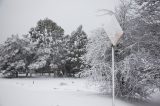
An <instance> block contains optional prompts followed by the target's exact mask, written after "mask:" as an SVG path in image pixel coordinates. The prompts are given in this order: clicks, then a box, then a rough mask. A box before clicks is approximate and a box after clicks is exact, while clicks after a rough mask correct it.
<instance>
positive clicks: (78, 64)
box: [65, 25, 88, 76]
mask: <svg viewBox="0 0 160 106" xmlns="http://www.w3.org/2000/svg"><path fill="white" fill-rule="evenodd" d="M87 41H88V40H87V35H86V33H85V32H84V31H83V30H82V25H80V26H79V27H78V28H77V30H76V31H74V32H72V34H71V36H70V40H69V43H68V48H69V51H68V58H67V61H66V65H65V67H66V70H67V72H68V73H69V76H71V74H73V75H74V74H75V73H77V72H80V71H82V70H83V68H84V67H85V64H84V62H83V59H82V57H83V55H84V54H85V53H86V45H87Z"/></svg>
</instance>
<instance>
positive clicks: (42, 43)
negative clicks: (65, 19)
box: [29, 18, 64, 73]
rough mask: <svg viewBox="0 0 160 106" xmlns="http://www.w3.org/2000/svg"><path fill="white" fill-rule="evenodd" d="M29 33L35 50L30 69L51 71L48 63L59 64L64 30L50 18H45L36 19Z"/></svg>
mask: <svg viewBox="0 0 160 106" xmlns="http://www.w3.org/2000/svg"><path fill="white" fill-rule="evenodd" d="M29 33H30V40H31V42H32V44H33V45H34V49H35V51H36V57H35V58H36V60H35V61H34V62H33V63H32V64H31V66H30V69H32V70H36V71H37V72H41V73H43V72H47V71H51V69H50V68H51V67H50V64H51V63H52V64H56V65H59V62H60V59H59V57H60V56H61V54H60V47H61V45H62V40H63V35H64V30H63V29H62V28H61V27H60V26H58V25H57V24H56V23H55V22H53V21H52V20H50V19H48V18H46V19H44V20H40V21H38V23H37V26H36V27H35V28H31V30H30V31H29ZM42 64H43V65H42ZM34 66H35V67H34Z"/></svg>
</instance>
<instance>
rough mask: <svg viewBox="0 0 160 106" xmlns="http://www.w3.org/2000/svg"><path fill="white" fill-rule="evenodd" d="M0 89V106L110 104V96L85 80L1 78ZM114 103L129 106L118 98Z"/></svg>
mask: <svg viewBox="0 0 160 106" xmlns="http://www.w3.org/2000/svg"><path fill="white" fill-rule="evenodd" d="M0 88H1V90H0V94H1V96H0V106H112V99H111V98H110V97H108V96H106V95H103V94H100V93H99V92H98V91H97V90H95V88H94V87H93V86H92V85H91V84H88V82H87V81H86V79H69V78H57V79H55V78H30V79H25V78H24V79H0ZM2 95H3V96H2ZM22 98H23V99H22ZM115 104H117V106H132V105H131V104H127V103H125V102H123V101H120V100H116V102H115Z"/></svg>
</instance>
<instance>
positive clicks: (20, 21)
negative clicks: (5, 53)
mask: <svg viewBox="0 0 160 106" xmlns="http://www.w3.org/2000/svg"><path fill="white" fill-rule="evenodd" d="M117 2H118V0H0V43H2V42H3V41H4V40H6V38H7V37H8V36H11V35H12V34H19V35H21V34H26V33H28V31H29V29H30V28H31V27H34V26H35V25H36V23H37V21H38V20H40V19H44V18H46V17H47V18H49V19H52V20H53V21H54V22H56V23H57V24H58V25H59V26H61V27H62V28H63V29H64V30H65V34H70V33H71V32H72V31H73V30H75V29H76V28H77V27H78V26H79V25H81V24H82V25H83V28H84V30H85V31H86V32H87V33H89V32H90V31H92V30H94V29H96V28H97V27H100V26H101V25H102V24H103V22H104V20H106V17H105V16H97V14H99V13H98V12H97V11H98V10H99V9H110V10H113V9H114V7H115V4H116V3H117Z"/></svg>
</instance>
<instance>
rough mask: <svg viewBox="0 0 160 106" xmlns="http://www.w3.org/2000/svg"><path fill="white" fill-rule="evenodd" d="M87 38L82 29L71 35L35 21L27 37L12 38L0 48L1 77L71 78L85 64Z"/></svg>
mask: <svg viewBox="0 0 160 106" xmlns="http://www.w3.org/2000/svg"><path fill="white" fill-rule="evenodd" d="M87 41H88V40H87V34H86V33H85V32H84V31H83V29H82V25H80V26H79V27H78V28H77V30H75V31H73V32H72V33H71V35H65V34H64V29H63V28H61V27H60V26H58V25H57V24H56V23H55V22H53V21H52V20H51V19H48V18H46V19H44V20H39V21H38V22H37V25H36V26H35V27H33V28H31V29H30V30H29V33H28V34H26V35H22V37H19V36H18V35H12V36H11V37H9V38H8V39H7V40H6V41H5V42H4V43H3V44H2V45H1V46H0V69H1V71H2V72H3V73H4V75H6V76H9V77H18V75H19V74H21V73H22V74H26V77H27V76H28V75H30V76H32V73H41V74H42V75H43V73H48V74H49V75H50V74H51V73H54V76H57V77H60V76H65V77H73V76H74V75H75V74H76V73H78V72H80V71H81V70H82V69H83V68H84V67H85V64H84V63H83V60H82V56H83V55H84V54H85V53H86V44H87Z"/></svg>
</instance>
